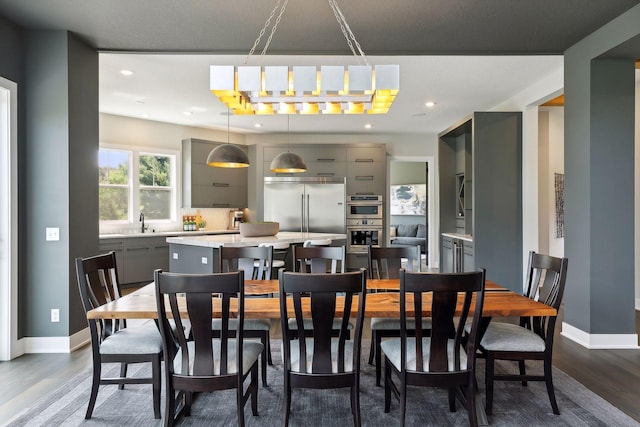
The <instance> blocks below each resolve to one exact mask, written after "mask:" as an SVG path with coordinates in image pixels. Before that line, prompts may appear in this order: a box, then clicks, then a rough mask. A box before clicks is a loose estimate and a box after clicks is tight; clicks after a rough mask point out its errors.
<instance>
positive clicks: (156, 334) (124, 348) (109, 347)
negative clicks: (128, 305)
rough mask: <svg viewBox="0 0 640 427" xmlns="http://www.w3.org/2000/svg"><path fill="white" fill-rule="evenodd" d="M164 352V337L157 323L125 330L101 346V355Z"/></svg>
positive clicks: (107, 339) (112, 336)
mask: <svg viewBox="0 0 640 427" xmlns="http://www.w3.org/2000/svg"><path fill="white" fill-rule="evenodd" d="M160 352H162V337H161V336H160V331H158V327H157V326H156V325H155V323H148V324H144V325H141V326H132V327H128V328H124V329H121V330H119V331H118V332H116V333H115V334H113V335H111V336H109V337H107V338H106V339H105V340H104V341H102V343H101V344H100V354H153V353H160Z"/></svg>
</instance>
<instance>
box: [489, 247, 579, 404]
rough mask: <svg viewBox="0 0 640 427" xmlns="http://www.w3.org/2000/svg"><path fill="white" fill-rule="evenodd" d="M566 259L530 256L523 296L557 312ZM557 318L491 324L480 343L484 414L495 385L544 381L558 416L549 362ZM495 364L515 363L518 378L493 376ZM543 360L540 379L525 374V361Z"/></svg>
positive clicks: (527, 319)
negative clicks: (484, 403) (509, 382)
mask: <svg viewBox="0 0 640 427" xmlns="http://www.w3.org/2000/svg"><path fill="white" fill-rule="evenodd" d="M567 264H568V260H567V258H558V257H553V256H549V255H542V254H537V253H535V252H533V251H531V252H529V268H528V273H527V282H526V283H527V291H526V295H527V296H528V297H529V298H531V299H533V300H536V301H540V302H543V303H545V304H547V305H549V306H551V307H553V308H555V309H556V312H557V310H558V309H559V308H560V303H561V302H562V296H563V294H564V287H565V281H566V278H567ZM556 318H557V316H543V317H521V318H520V322H519V324H518V325H516V324H512V323H504V322H494V321H491V323H490V324H489V326H488V327H487V330H486V332H485V333H484V335H483V337H482V340H481V341H480V347H479V350H480V353H481V354H482V355H484V356H485V357H486V359H487V367H486V372H485V383H486V387H485V388H486V408H485V409H486V413H487V414H489V415H490V414H491V413H492V412H493V383H494V381H521V382H522V385H523V386H526V385H527V381H544V382H545V384H546V386H547V394H548V395H549V401H550V402H551V408H552V409H553V413H554V414H556V415H559V414H560V410H559V409H558V403H557V402H556V397H555V392H554V388H553V376H552V372H553V370H552V367H551V359H552V355H553V335H554V329H555V325H556ZM496 360H511V361H517V362H518V367H519V374H496V373H495V361H496ZM527 360H542V361H543V366H544V374H543V375H530V374H527V373H526V367H525V361H527Z"/></svg>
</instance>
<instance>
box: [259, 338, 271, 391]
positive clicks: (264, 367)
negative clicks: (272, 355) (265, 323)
mask: <svg viewBox="0 0 640 427" xmlns="http://www.w3.org/2000/svg"><path fill="white" fill-rule="evenodd" d="M260 341H262V353H261V354H260V370H261V371H262V386H263V387H266V386H267V351H268V346H269V344H268V343H269V336H268V332H265V333H264V334H262V336H261V337H260Z"/></svg>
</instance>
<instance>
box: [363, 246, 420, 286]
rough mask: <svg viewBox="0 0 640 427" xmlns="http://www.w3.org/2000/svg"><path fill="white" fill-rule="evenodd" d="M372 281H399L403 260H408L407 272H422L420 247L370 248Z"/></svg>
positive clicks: (369, 261)
mask: <svg viewBox="0 0 640 427" xmlns="http://www.w3.org/2000/svg"><path fill="white" fill-rule="evenodd" d="M367 253H368V266H369V278H370V279H397V278H398V277H400V276H399V271H400V268H402V259H403V258H404V259H406V260H407V265H406V267H405V269H406V270H407V271H421V269H422V267H421V262H420V246H393V247H376V246H368V249H367Z"/></svg>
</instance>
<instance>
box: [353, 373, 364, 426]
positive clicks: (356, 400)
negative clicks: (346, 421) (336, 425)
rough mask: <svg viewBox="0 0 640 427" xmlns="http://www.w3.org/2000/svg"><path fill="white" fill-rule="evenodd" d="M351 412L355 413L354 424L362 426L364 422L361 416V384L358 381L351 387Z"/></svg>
mask: <svg viewBox="0 0 640 427" xmlns="http://www.w3.org/2000/svg"><path fill="white" fill-rule="evenodd" d="M351 413H352V414H353V425H354V426H355V427H360V425H361V424H362V420H361V418H360V386H359V384H357V383H356V384H355V385H353V386H352V387H351Z"/></svg>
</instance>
